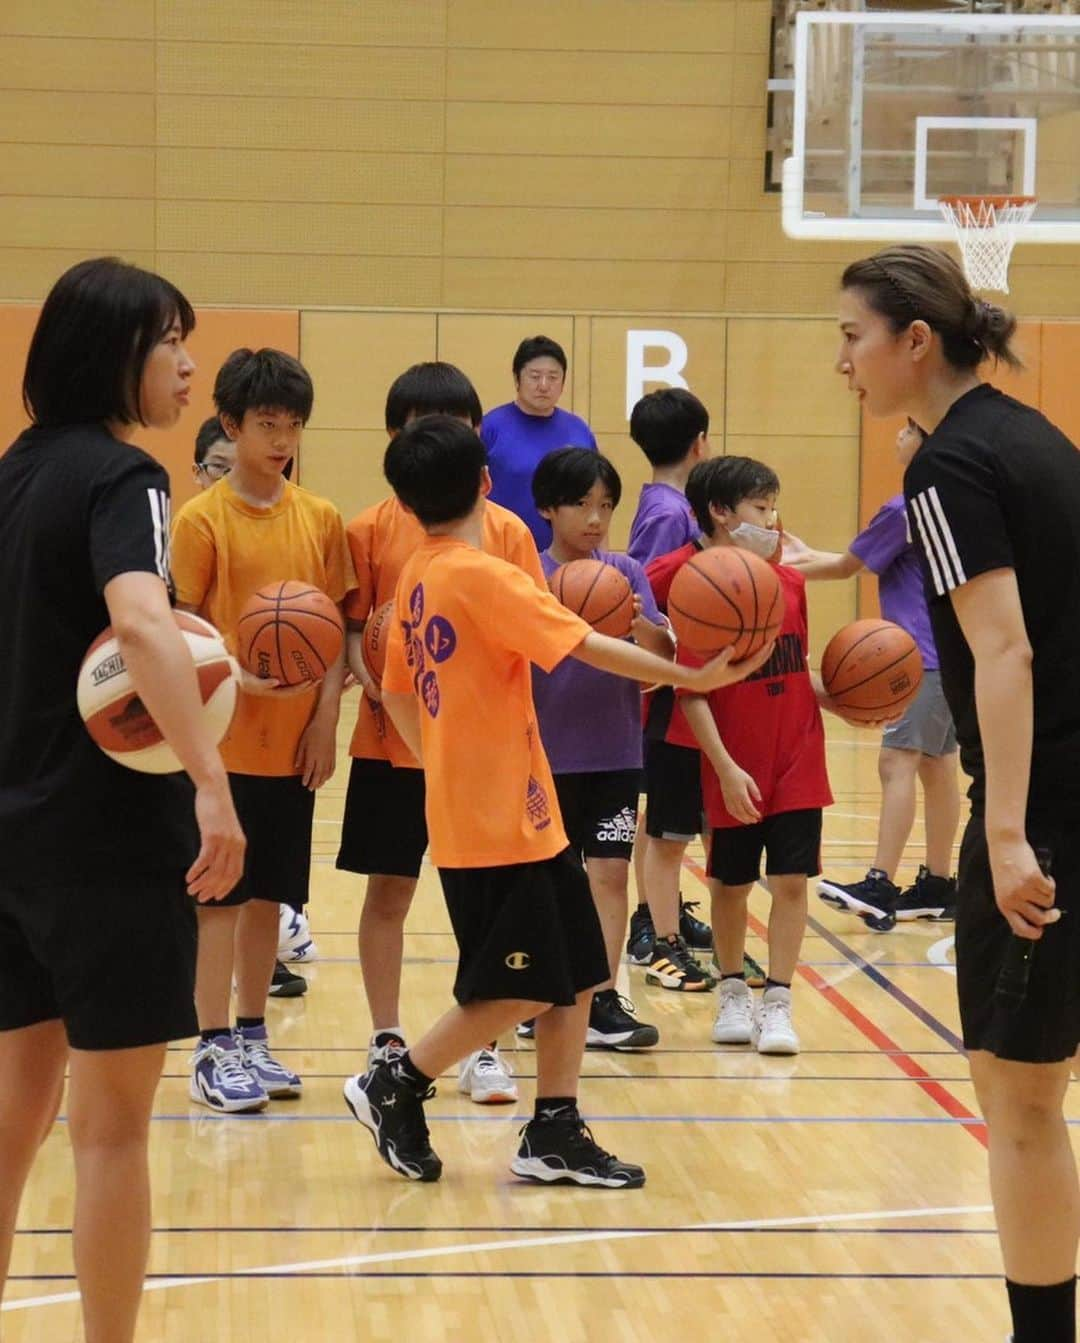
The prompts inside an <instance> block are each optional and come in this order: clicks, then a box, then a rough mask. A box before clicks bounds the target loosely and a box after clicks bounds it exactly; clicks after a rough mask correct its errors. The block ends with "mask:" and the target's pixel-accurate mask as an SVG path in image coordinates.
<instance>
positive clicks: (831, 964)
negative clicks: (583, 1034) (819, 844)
mask: <svg viewBox="0 0 1080 1343" xmlns="http://www.w3.org/2000/svg"><path fill="white" fill-rule="evenodd" d="M457 963H458V958H457V957H456V956H405V957H403V958H402V964H403V965H457ZM288 964H289V965H295V966H297V967H298V969H299V972H300V973H305V972H308V971H310V970H311V968H312V967H313V966H318V965H359V964H360V958H359V957H358V956H320V957H319V958H318V960H315V961H289V962H288ZM799 964H800V965H808V966H809V967H810V968H811V969H813V970H822V969H825V970H836V969H839V968H840V967H841V966H844V965H847V964H848V961H846V960H843V961H800V962H799ZM874 965H879V966H885V967H886V968H887V969H890V970H892V969H896V970H934V971H936V972H937V973H938V974H940V973H941V966H940V965H933V964H932V963H931V962H930V961H874ZM635 968H636V969H643V968H644V967H642V966H637V967H635Z"/></svg>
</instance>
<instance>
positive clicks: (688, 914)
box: [679, 896, 713, 951]
mask: <svg viewBox="0 0 1080 1343" xmlns="http://www.w3.org/2000/svg"><path fill="white" fill-rule="evenodd" d="M699 904H700V901H698V900H683V899H682V897H681V896H680V898H679V933H680V935H681V936H682V940H683V941H684V942H685V943H686V945H687V946H688V947H689V948H690V950H691V951H712V949H713V944H712V929H711V928H710V927H709V925H708V924H707V923H702V921H701V920H700V919H699V918H696V917H695V916H694V910H695V909H697V907H698V905H699Z"/></svg>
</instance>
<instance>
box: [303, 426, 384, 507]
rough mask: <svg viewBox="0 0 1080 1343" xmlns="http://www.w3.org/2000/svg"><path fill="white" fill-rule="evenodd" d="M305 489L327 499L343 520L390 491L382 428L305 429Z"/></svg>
mask: <svg viewBox="0 0 1080 1343" xmlns="http://www.w3.org/2000/svg"><path fill="white" fill-rule="evenodd" d="M301 451H302V453H303V458H304V473H303V479H304V488H305V489H306V490H311V491H312V492H313V493H314V494H321V495H322V497H323V498H324V499H330V500H331V501H332V502H333V503H334V504H335V505H336V507H337V509H338V511H339V512H340V513H341V516H342V517H343V518H344V519H345V521H346V522H348V520H349V519H350V518H353V517H355V516H356V514H357V513H359V512H360V511H361V509H364V508H367V507H369V506H370V505H371V504H374V503H378V501H379V500H380V499H385V498H386V496H387V495H388V494H389V493H390V486H389V485H387V483H386V479H385V477H384V476H383V470H382V463H383V454H384V453H385V452H386V433H385V431H384V430H382V429H305V430H304V438H303V446H302V449H301Z"/></svg>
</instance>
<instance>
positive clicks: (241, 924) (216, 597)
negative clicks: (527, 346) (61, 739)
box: [172, 350, 353, 1112]
mask: <svg viewBox="0 0 1080 1343" xmlns="http://www.w3.org/2000/svg"><path fill="white" fill-rule="evenodd" d="M312 399H313V392H312V386H311V379H310V378H309V377H308V374H307V371H306V370H305V369H304V368H303V366H302V365H301V364H300V363H299V362H298V361H297V360H296V359H294V358H292V356H291V355H288V354H284V353H282V352H281V351H279V350H259V351H257V352H252V351H251V350H236V351H234V352H233V353H232V354H231V355H230V356H229V358H228V359H227V360H226V361H225V363H224V364H223V365H222V367H221V369H220V371H219V372H218V375H217V379H216V381H215V383H214V401H215V403H216V405H217V408H218V413H219V415H220V417H221V423H222V426H223V428H224V429H225V432H226V433H227V434H228V436H229V438H230V439H231V440H232V441H233V442H234V443H235V444H236V461H235V464H234V466H233V468H232V470H231V471H230V473H229V474H228V475H227V476H225V477H224V478H223V479H221V480H219V481H217V483H216V484H214V485H211V486H210V488H209V489H207V490H204V491H203V492H202V493H201V494H199V495H196V497H195V498H194V499H191V500H189V501H188V503H186V504H185V505H184V507H183V508H182V509H181V510H180V512H179V513H178V514H177V517H176V521H175V524H174V527H173V536H172V563H173V575H174V579H175V582H176V595H177V601H178V603H179V604H180V605H181V606H183V607H185V608H186V609H188V610H191V611H194V612H196V613H197V614H199V615H201V616H204V617H205V618H206V619H207V620H209V621H211V622H212V623H213V624H214V625H216V626H217V628H218V629H219V630H221V631H222V633H223V634H224V636H225V639H226V642H227V644H228V645H229V647H230V649H231V651H232V652H234V653H235V651H236V624H237V620H238V617H239V615H240V611H241V610H242V608H243V606H244V603H245V602H246V601H247V600H248V598H249V597H250V596H251V594H252V593H253V592H254V591H256V589H258V588H260V587H262V586H264V585H265V584H267V583H270V582H274V581H276V580H281V579H285V578H289V579H299V580H301V581H303V582H307V583H311V584H313V585H314V586H316V587H318V588H321V589H322V591H324V592H325V593H326V594H327V595H328V596H329V597H330V598H331V599H332V600H333V601H335V602H339V603H340V602H341V601H342V600H343V599H344V597H345V593H346V591H347V590H348V589H349V588H351V587H352V584H353V578H352V566H351V563H350V560H349V549H348V545H347V544H346V540H345V526H344V523H343V522H342V520H341V516H340V514H339V513H338V511H337V509H336V508H334V506H333V504H331V503H329V502H328V501H327V500H325V499H320V498H318V497H317V496H316V495H313V494H309V493H308V492H307V491H306V490H302V489H300V488H299V487H298V486H296V485H293V484H292V483H291V482H289V481H287V480H285V479H284V478H283V473H284V470H285V467H286V466H287V465H288V463H289V461H290V460H291V459H292V457H293V456H294V455H295V453H296V451H297V449H298V447H299V442H300V432H301V429H302V428H303V426H304V423H305V422H306V420H307V418H308V416H309V414H310V413H311V404H312ZM344 677H345V659H344V655H343V656H342V657H341V659H340V660H339V662H338V664H337V665H336V666H334V667H333V668H331V669H330V671H329V672H328V673H327V675H326V677H325V678H324V680H323V681H322V682H321V683H320V684H318V685H306V686H300V687H297V688H296V689H295V690H291V689H290V690H286V689H284V688H277V683H276V682H274V681H260V680H258V678H256V677H254V676H251V675H249V674H248V673H245V674H244V678H243V681H242V683H241V685H242V688H241V691H240V695H239V697H238V700H237V707H236V713H235V715H234V717H233V721H232V723H231V725H230V727H229V731H228V732H227V733H226V735H225V739H224V741H223V742H222V744H221V753H222V756H223V758H224V760H225V766H226V768H227V769H228V771H229V782H230V785H231V787H232V792H233V798H234V801H235V803H236V809H237V813H238V815H239V817H240V823H241V825H242V826H243V829H244V833H245V834H246V835H247V839H248V848H247V860H246V863H245V867H244V876H243V878H242V879H241V881H240V884H239V885H238V886H237V887H236V889H235V890H234V891H233V892H232V894H231V895H229V896H227V897H226V899H225V900H223V901H221V902H220V903H219V904H217V905H214V906H213V907H210V906H205V907H200V910H199V953H198V964H197V970H196V977H195V1006H196V1010H197V1012H198V1017H199V1030H200V1034H201V1039H200V1041H199V1044H198V1046H197V1047H196V1050H195V1055H194V1058H193V1060H192V1074H191V1088H190V1092H191V1099H192V1100H193V1101H197V1102H198V1103H199V1104H202V1105H207V1106H209V1107H210V1108H211V1109H215V1110H223V1111H230V1112H231V1111H239V1110H252V1109H256V1110H257V1109H261V1108H262V1107H263V1106H265V1105H266V1103H267V1100H268V1099H269V1098H272V1097H284V1096H296V1095H299V1092H300V1087H301V1082H300V1078H299V1077H298V1076H297V1075H296V1074H295V1073H293V1072H292V1071H291V1070H290V1069H288V1068H286V1067H285V1066H284V1065H283V1064H281V1063H279V1062H278V1061H277V1060H276V1059H274V1058H273V1057H272V1056H271V1054H270V1050H269V1041H268V1039H267V1032H266V1022H265V1013H266V998H267V992H268V990H269V987H270V980H271V976H272V974H273V970H274V962H275V959H276V956H277V943H278V910H279V905H280V904H282V903H287V904H292V905H294V906H296V907H298V908H303V906H304V904H305V903H306V902H307V897H308V874H309V869H310V863H311V828H312V819H313V811H314V797H315V789H317V788H319V787H320V786H321V785H322V784H323V783H325V782H326V780H327V779H328V778H329V777H330V775H331V774H332V773H333V770H334V749H335V733H336V729H337V718H338V709H339V700H340V698H341V689H342V685H343V682H344ZM234 968H235V972H236V986H237V1019H236V1028H235V1031H234V1030H232V1029H230V1026H229V1019H230V1013H229V992H230V986H231V984H232V978H233V971H234Z"/></svg>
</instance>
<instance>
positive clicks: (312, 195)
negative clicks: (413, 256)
mask: <svg viewBox="0 0 1080 1343" xmlns="http://www.w3.org/2000/svg"><path fill="white" fill-rule="evenodd" d="M84 152H85V151H84ZM114 152H119V151H114ZM156 159H157V195H158V199H159V200H163V201H172V200H193V201H194V200H200V201H213V202H221V201H228V202H233V201H236V202H244V203H247V202H250V201H259V200H261V199H262V197H263V196H265V194H266V192H267V189H268V188H270V189H272V190H273V191H274V193H275V196H276V198H277V206H276V208H278V209H280V208H281V202H283V201H285V202H288V203H289V204H292V203H294V202H297V203H307V204H310V203H312V202H324V201H325V202H333V203H334V204H338V205H368V206H371V205H375V206H386V205H393V204H394V203H395V202H397V201H402V200H408V201H410V202H411V204H412V205H413V206H418V205H440V204H441V203H442V197H443V160H442V158H441V156H440V155H438V154H410V153H401V154H398V153H363V152H359V151H351V150H336V149H320V150H317V149H305V150H296V149H292V150H289V149H207V148H191V149H187V148H160V149H158V151H157V155H156ZM2 164H3V157H2V151H0V172H2ZM152 174H153V168H151V188H150V189H151V192H153V189H154V185H153V175H152ZM362 241H365V240H364V239H362V238H357V239H356V240H355V242H356V243H357V244H359V243H360V242H362Z"/></svg>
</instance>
